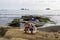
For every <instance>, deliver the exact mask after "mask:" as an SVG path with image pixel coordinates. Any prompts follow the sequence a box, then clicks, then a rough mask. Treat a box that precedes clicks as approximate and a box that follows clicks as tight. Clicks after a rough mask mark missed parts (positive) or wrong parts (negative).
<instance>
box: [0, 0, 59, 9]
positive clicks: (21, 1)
mask: <svg viewBox="0 0 60 40" xmlns="http://www.w3.org/2000/svg"><path fill="white" fill-rule="evenodd" d="M20 8H29V9H34V10H44V9H45V8H51V10H60V0H0V9H20Z"/></svg>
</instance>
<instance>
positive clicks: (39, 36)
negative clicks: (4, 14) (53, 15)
mask: <svg viewBox="0 0 60 40" xmlns="http://www.w3.org/2000/svg"><path fill="white" fill-rule="evenodd" d="M0 27H1V28H3V29H4V30H7V31H6V32H5V34H4V35H3V36H2V35H1V31H0V40H60V30H59V31H56V32H53V31H46V30H38V31H37V33H36V34H25V33H24V29H19V28H13V27H10V26H0ZM1 28H0V30H1ZM54 28H55V27H54ZM47 30H49V29H47ZM57 30H58V28H57Z"/></svg>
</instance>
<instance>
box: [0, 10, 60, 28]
mask: <svg viewBox="0 0 60 40" xmlns="http://www.w3.org/2000/svg"><path fill="white" fill-rule="evenodd" d="M24 15H34V16H45V17H49V19H50V20H51V21H54V22H55V23H56V24H51V23H46V24H45V25H44V26H42V27H39V28H44V27H48V26H51V25H52V26H53V25H54V26H55V25H60V10H0V25H1V26H7V25H8V23H10V22H11V21H12V20H13V19H15V18H21V17H22V16H24ZM22 26H24V24H22V25H21V26H20V27H21V28H22Z"/></svg>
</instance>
